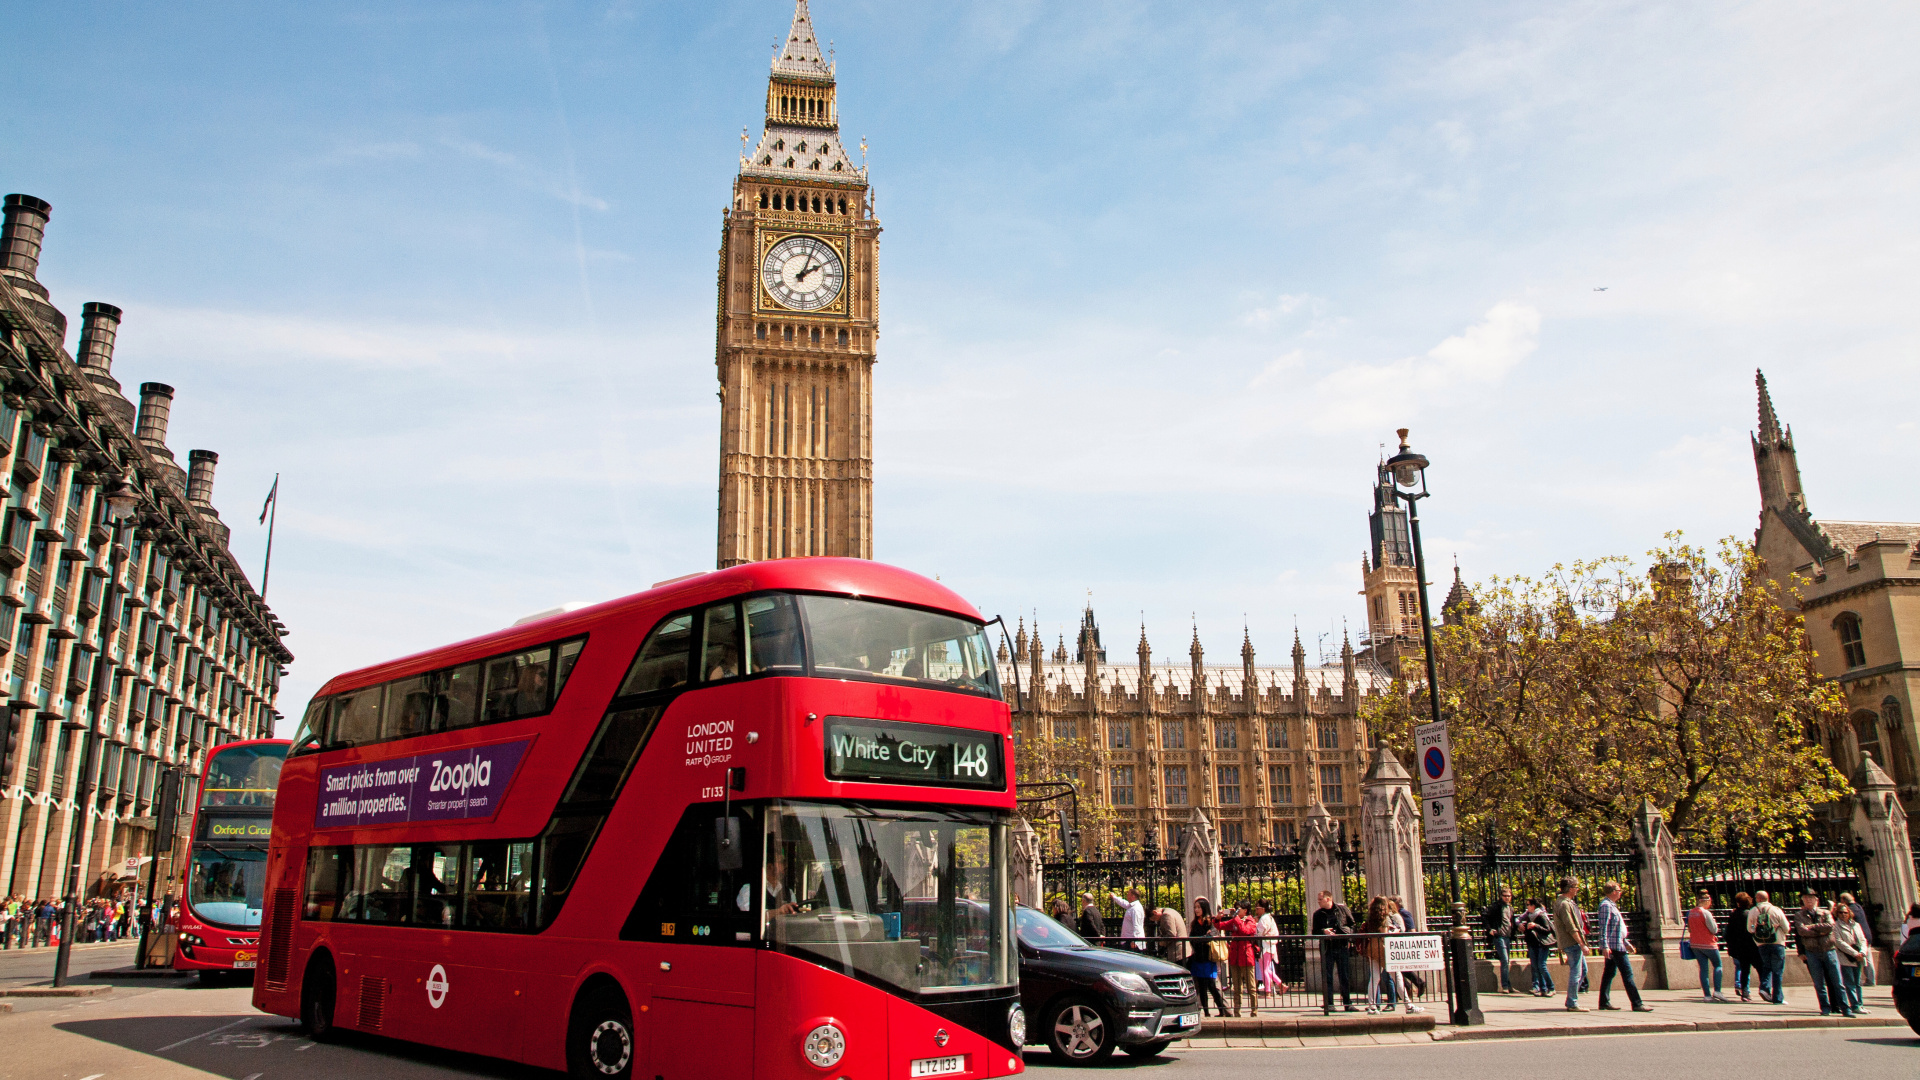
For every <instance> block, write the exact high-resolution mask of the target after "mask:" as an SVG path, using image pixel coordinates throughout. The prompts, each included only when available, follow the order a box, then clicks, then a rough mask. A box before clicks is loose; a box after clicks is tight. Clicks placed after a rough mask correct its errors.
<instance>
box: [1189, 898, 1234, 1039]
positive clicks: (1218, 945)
mask: <svg viewBox="0 0 1920 1080" xmlns="http://www.w3.org/2000/svg"><path fill="white" fill-rule="evenodd" d="M1187 925H1188V927H1189V932H1190V936H1191V937H1193V938H1194V939H1195V940H1194V943H1193V955H1192V956H1191V957H1189V958H1188V960H1187V970H1188V971H1191V972H1193V984H1194V987H1195V988H1196V989H1197V990H1198V991H1199V992H1200V1011H1201V1012H1202V1013H1205V1012H1206V1011H1207V999H1208V998H1209V997H1211V998H1212V999H1213V1003H1214V1008H1215V1012H1214V1013H1213V1015H1215V1016H1225V1015H1227V999H1226V998H1225V997H1223V996H1221V994H1220V963H1221V960H1222V959H1224V957H1223V956H1220V955H1217V954H1224V953H1225V951H1226V945H1227V943H1226V941H1225V940H1224V939H1222V938H1221V937H1220V931H1219V930H1217V929H1215V927H1214V925H1213V905H1212V904H1211V903H1209V902H1208V900H1207V898H1206V897H1204V896H1196V897H1194V899H1193V921H1192V922H1190V923H1188V924H1187Z"/></svg>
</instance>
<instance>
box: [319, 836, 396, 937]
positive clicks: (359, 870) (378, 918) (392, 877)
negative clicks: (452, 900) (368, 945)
mask: <svg viewBox="0 0 1920 1080" xmlns="http://www.w3.org/2000/svg"><path fill="white" fill-rule="evenodd" d="M412 853H413V849H412V848H410V847H408V846H406V845H405V844H395V845H387V844H368V845H366V846H365V847H357V848H354V849H353V864H354V865H353V875H352V880H351V881H350V882H349V883H348V885H347V889H346V898H345V899H344V900H343V901H342V902H341V904H340V914H339V915H338V918H342V919H350V920H352V921H354V922H375V923H404V922H406V921H407V917H408V916H409V915H410V914H412V908H413V905H412V903H411V902H410V899H411V897H410V891H411V890H410V889H409V888H408V885H409V875H408V871H409V870H410V869H411V863H412Z"/></svg>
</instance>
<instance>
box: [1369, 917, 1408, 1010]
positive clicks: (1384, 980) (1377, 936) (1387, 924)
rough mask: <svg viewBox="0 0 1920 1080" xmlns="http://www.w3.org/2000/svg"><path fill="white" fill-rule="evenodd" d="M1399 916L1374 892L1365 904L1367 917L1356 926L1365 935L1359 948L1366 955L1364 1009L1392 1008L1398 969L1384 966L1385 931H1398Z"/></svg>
mask: <svg viewBox="0 0 1920 1080" xmlns="http://www.w3.org/2000/svg"><path fill="white" fill-rule="evenodd" d="M1399 928H1400V922H1399V920H1398V919H1397V918H1396V917H1395V916H1394V912H1393V902H1392V901H1390V900H1388V899H1387V898H1386V897H1384V896H1376V897H1374V898H1373V902H1372V903H1370V904H1368V905H1367V921H1366V922H1364V923H1362V924H1361V926H1360V932H1361V933H1362V934H1365V935H1366V940H1365V941H1364V942H1362V944H1361V949H1362V951H1363V952H1365V953H1366V957H1367V1011H1368V1012H1369V1013H1377V1012H1380V1011H1381V1010H1382V1008H1383V1006H1384V1008H1385V1011H1387V1012H1392V1011H1393V1002H1394V998H1393V997H1392V996H1391V995H1392V994H1393V991H1394V989H1395V988H1396V987H1397V984H1398V983H1399V981H1400V973H1399V972H1397V971H1388V970H1387V938H1386V935H1388V934H1392V933H1396V932H1398V930H1399Z"/></svg>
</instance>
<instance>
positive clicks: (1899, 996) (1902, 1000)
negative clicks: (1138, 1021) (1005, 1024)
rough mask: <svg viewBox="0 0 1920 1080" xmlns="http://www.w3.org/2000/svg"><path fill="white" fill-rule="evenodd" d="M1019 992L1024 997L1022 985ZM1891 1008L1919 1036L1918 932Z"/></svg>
mask: <svg viewBox="0 0 1920 1080" xmlns="http://www.w3.org/2000/svg"><path fill="white" fill-rule="evenodd" d="M1023 951H1024V950H1023ZM1021 992H1022V996H1025V988H1024V985H1023V987H1022V991H1021ZM1893 1007H1894V1008H1896V1009H1899V1010H1900V1015H1901V1016H1902V1017H1903V1018H1904V1019H1905V1020H1906V1021H1907V1026H1908V1027H1910V1028H1912V1029H1913V1031H1914V1034H1916V1035H1920V930H1916V931H1914V932H1913V933H1912V934H1911V935H1909V936H1908V937H1907V941H1906V944H1904V945H1902V946H1900V951H1899V952H1897V953H1895V954H1893ZM1029 1015H1031V1014H1029Z"/></svg>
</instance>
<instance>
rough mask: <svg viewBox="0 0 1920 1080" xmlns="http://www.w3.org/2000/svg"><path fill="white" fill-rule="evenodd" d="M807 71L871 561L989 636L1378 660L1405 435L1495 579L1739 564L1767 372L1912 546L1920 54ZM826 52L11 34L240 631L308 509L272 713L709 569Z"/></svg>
mask: <svg viewBox="0 0 1920 1080" xmlns="http://www.w3.org/2000/svg"><path fill="white" fill-rule="evenodd" d="M813 13H814V19H815V23H816V25H817V27H818V30H819V33H820V35H821V36H822V37H824V38H830V39H832V40H833V42H834V43H835V46H836V48H837V56H838V60H839V61H840V69H839V70H840V103H841V116H842V118H843V124H844V127H843V134H844V135H845V137H846V141H847V143H848V145H849V146H852V145H857V143H858V141H859V139H860V138H861V137H863V136H864V137H866V138H868V139H869V140H870V144H871V151H870V156H869V162H870V165H871V167H872V175H873V178H874V182H875V186H876V191H877V206H878V210H879V215H880V218H881V220H882V222H883V224H884V226H885V229H886V232H885V235H884V236H883V240H882V250H881V274H882V279H881V280H882V289H883V293H882V308H881V311H882V336H881V341H880V357H881V359H880V364H879V366H878V368H877V369H876V417H875V420H876V440H875V442H876V459H877V460H876V470H875V471H876V477H877V479H876V507H877V509H876V516H877V523H876V534H877V543H876V554H877V555H878V557H880V558H881V559H883V560H886V561H889V562H894V563H899V564H901V565H904V566H907V567H911V568H913V569H916V570H920V571H922V572H925V573H930V574H933V573H937V574H939V575H940V577H941V578H942V580H944V581H946V582H948V583H949V584H951V585H953V586H954V587H956V588H958V589H959V590H960V591H961V592H962V593H964V594H966V595H967V596H969V597H971V598H973V599H974V600H975V602H976V603H978V604H979V606H980V607H981V609H982V610H984V611H986V612H988V613H989V614H993V613H996V612H999V613H1004V614H1005V615H1006V616H1007V617H1008V619H1009V620H1011V619H1012V618H1013V617H1014V616H1015V615H1016V614H1020V613H1025V612H1030V611H1033V610H1034V609H1038V611H1039V615H1040V620H1041V623H1042V627H1043V629H1044V631H1045V632H1046V633H1047V635H1048V637H1049V638H1051V637H1052V636H1053V635H1054V634H1055V633H1057V632H1058V631H1059V629H1060V628H1061V627H1062V626H1067V627H1069V628H1070V626H1071V624H1072V623H1073V622H1074V621H1075V620H1076V619H1077V617H1078V612H1079V608H1080V606H1081V605H1082V604H1083V603H1084V602H1085V600H1086V597H1087V591H1088V590H1089V589H1090V590H1092V595H1093V601H1094V603H1095V605H1096V608H1097V610H1098V611H1099V613H1100V616H1101V621H1102V623H1103V626H1104V628H1105V631H1106V638H1107V642H1108V644H1109V646H1110V647H1113V648H1116V649H1117V650H1118V652H1119V653H1121V654H1123V655H1125V656H1131V654H1132V646H1133V643H1134V641H1135V640H1136V634H1137V626H1138V622H1139V620H1140V619H1141V617H1142V614H1141V613H1143V612H1144V618H1145V621H1146V624H1147V629H1148V632H1149V635H1150V636H1151V638H1152V640H1153V642H1154V645H1155V646H1156V650H1157V651H1158V652H1160V653H1161V654H1163V655H1166V656H1168V657H1169V658H1179V659H1181V660H1182V661H1184V656H1185V650H1186V643H1187V640H1188V636H1189V634H1190V632H1191V631H1190V627H1191V625H1192V623H1191V621H1190V620H1193V619H1197V620H1198V623H1199V627H1200V633H1201V639H1202V641H1203V643H1204V644H1205V645H1206V647H1207V649H1208V651H1209V655H1210V656H1212V657H1214V658H1217V659H1221V660H1226V659H1228V658H1229V657H1231V656H1234V655H1236V654H1237V649H1238V645H1239V637H1240V627H1241V624H1242V621H1243V620H1244V621H1245V622H1246V623H1247V624H1249V625H1250V627H1251V632H1252V635H1253V640H1254V643H1255V645H1256V647H1257V648H1258V649H1259V651H1260V654H1261V659H1262V661H1263V662H1284V657H1285V654H1286V652H1287V649H1288V647H1289V645H1290V644H1291V634H1292V628H1293V626H1294V625H1295V622H1296V620H1297V621H1298V624H1299V626H1300V627H1301V630H1302V633H1303V636H1304V637H1305V638H1306V639H1307V643H1308V648H1309V651H1310V652H1312V651H1313V650H1314V649H1315V647H1316V643H1317V641H1318V640H1319V637H1320V635H1322V634H1327V633H1332V634H1334V635H1335V636H1334V637H1333V638H1331V639H1330V642H1331V643H1332V644H1336V645H1337V640H1338V639H1337V633H1338V628H1339V627H1340V625H1341V623H1342V621H1343V620H1346V621H1347V622H1349V623H1350V624H1351V625H1352V626H1353V627H1354V628H1355V629H1356V630H1357V629H1358V628H1359V627H1360V626H1361V625H1363V622H1364V616H1363V612H1362V610H1361V607H1360V604H1359V600H1358V598H1357V596H1356V595H1355V593H1356V591H1357V590H1358V588H1359V570H1358V565H1359V557H1360V553H1361V551H1362V549H1363V548H1364V545H1365V535H1366V534H1365V520H1364V514H1365V510H1366V497H1367V488H1368V484H1369V482H1370V478H1371V472H1372V467H1373V464H1374V462H1375V460H1376V459H1377V456H1378V454H1379V446H1380V444H1381V443H1382V442H1385V441H1388V440H1390V439H1391V438H1392V431H1393V429H1394V428H1395V427H1399V426H1411V427H1412V428H1413V432H1414V441H1415V444H1416V446H1418V447H1419V448H1420V449H1422V450H1423V451H1424V452H1426V453H1427V454H1428V455H1429V456H1431V457H1432V458H1433V459H1434V462H1435V464H1434V468H1433V470H1432V474H1431V480H1432V483H1433V486H1434V488H1435V492H1436V494H1435V496H1434V498H1433V499H1432V500H1431V501H1430V503H1429V504H1428V505H1427V506H1426V507H1425V508H1424V513H1425V515H1426V520H1427V528H1428V552H1429V555H1430V556H1431V557H1432V558H1433V559H1434V561H1435V562H1436V563H1439V564H1444V563H1445V561H1446V560H1447V559H1448V558H1449V557H1450V556H1451V555H1452V554H1454V553H1458V555H1459V557H1460V560H1461V562H1462V564H1463V566H1464V567H1465V570H1466V573H1467V575H1468V576H1469V578H1477V577H1484V576H1486V575H1488V574H1512V573H1534V572H1538V571H1540V570H1542V569H1544V568H1545V567H1547V566H1549V565H1551V564H1552V563H1554V562H1556V561H1564V560H1571V559H1576V558H1589V557H1595V556H1600V555H1608V554H1629V555H1632V554H1637V553H1640V552H1642V551H1644V550H1645V549H1647V548H1648V547H1651V546H1652V545H1654V544H1655V543H1657V542H1658V541H1659V539H1660V536H1661V534H1662V533H1663V532H1665V531H1666V530H1668V529H1675V528H1678V529H1684V530H1686V531H1687V533H1688V534H1689V535H1690V536H1692V537H1693V538H1696V539H1700V540H1708V539H1711V538H1714V537H1718V536H1724V535H1729V534H1741V535H1747V534H1750V531H1751V529H1752V528H1753V525H1754V522H1755V514H1756V511H1757V496H1756V488H1755V484H1754V480H1753V476H1752V468H1751V462H1750V458H1749V456H1748V451H1747V444H1746V439H1747V433H1748V431H1749V430H1751V429H1752V427H1753V426H1754V421H1753V410H1754V402H1753V390H1752V373H1753V369H1754V368H1755V367H1764V368H1765V369H1766V371H1767V374H1768V376H1769V379H1770V381H1771V383H1772V385H1773V387H1774V392H1775V397H1776V401H1777V402H1778V403H1779V405H1780V408H1781V411H1782V413H1783V415H1784V416H1785V418H1786V419H1787V420H1788V421H1789V422H1791V423H1792V424H1793V426H1794V430H1795V434H1796V436H1797V438H1798V441H1799V444H1800V447H1801V462H1802V467H1803V470H1804V472H1805V476H1806V482H1807V484H1808V487H1809V498H1810V502H1811V504H1812V506H1813V508H1814V510H1815V512H1816V513H1817V514H1822V515H1825V516H1829V517H1835V518H1849V519H1903V518H1904V519H1908V520H1911V519H1912V518H1913V517H1914V513H1915V511H1914V509H1913V500H1912V497H1911V495H1910V494H1908V492H1907V490H1906V488H1905V486H1904V484H1902V483H1901V481H1900V478H1902V477H1903V476H1904V475H1905V473H1907V472H1909V471H1911V470H1910V469H1908V468H1906V467H1904V458H1905V456H1906V455H1909V454H1911V453H1912V447H1913V445H1914V442H1915V434H1916V432H1915V415H1916V414H1915V406H1916V397H1917V396H1920V393H1917V391H1916V387H1920V379H1916V374H1920V359H1917V357H1916V345H1917V344H1920V304H1916V303H1915V301H1914V299H1913V298H1914V297H1915V296H1916V295H1920V231H1917V230H1916V225H1920V210H1916V205H1917V204H1916V203H1915V200H1914V198H1913V192H1914V191H1915V190H1920V128H1917V127H1916V125H1914V123H1913V122H1912V118H1913V117H1914V116H1915V115H1920V66H1916V65H1915V64H1914V63H1913V62H1912V55H1911V51H1912V49H1911V47H1912V43H1913V42H1914V41H1915V40H1920V8H1915V7H1914V6H1913V5H1911V4H1896V3H1858V4H1849V5H1838V6H1836V5H1819V4H1811V3H1768V4H1745V3H1712V2H1705V3H1698V4H1689V5H1674V4H1633V3H1604V2H1594V3H1577V4H1557V5H1543V4H1520V3H1513V4H1502V3H1470V2H1469V3H1456V4H1445V5H1441V4H1415V3H1379V4H1368V5H1349V4H1340V5H1335V4H1314V3H1273V4H1259V3H1212V4H1207V5H1189V4H1174V3H1128V2H1109V3H1099V4H1064V3H1055V4H1040V3H1037V2H1024V0H975V2H970V3H967V4H959V5H943V4H901V3H893V4H882V3H878V2H869V0H816V3H815V4H814V7H813ZM790 14H791V6H790V4H788V3H786V2H783V0H752V2H745V0H714V2H710V3H706V4H701V5H683V4H665V3H612V4H607V3H599V4H586V3H579V4H566V3H555V4H545V5H540V4H518V5H516V4H482V3H464V4H454V3H448V4H405V3H389V4H378V5H373V4H366V5H361V4H353V3H328V4H311V5H260V4H242V3H229V4H195V3H182V4H176V5H169V6H167V7H166V8H164V9H162V8H157V7H154V6H152V5H134V4H124V5H105V4H80V3H64V4H57V5H30V6H23V7H22V8H21V9H20V10H17V11H14V12H11V13H10V14H9V16H8V28H9V29H8V33H9V38H10V39H11V41H12V47H11V48H9V49H8V62H7V64H6V65H4V66H0V95H4V100H6V101H7V102H8V106H7V108H6V109H5V110H0V187H4V188H5V190H7V191H21V192H27V193H30V194H34V195H38V196H40V197H42V198H45V199H47V200H49V201H50V202H52V203H53V206H54V214H53V220H52V222H51V225H50V227H49V230H48V234H47V250H46V253H45V255H44V257H43V260H42V264H41V280H42V281H43V282H45V283H46V284H47V285H48V286H49V288H50V289H51V290H52V291H53V295H54V300H55V302H56V303H57V304H58V305H59V306H60V307H62V308H63V309H64V310H65V311H66V312H67V313H68V315H69V317H70V318H71V319H72V321H73V323H74V324H75V326H76V327H77V324H78V322H79V319H78V315H79V309H80V305H81V304H82V303H83V302H85V301H88V300H96V299H97V300H105V301H108V302H111V303H115V304H119V305H120V306H121V307H123V308H125V309H126V321H125V324H124V325H123V327H122V332H121V337H120V346H119V353H118V356H117V359H116V362H115V374H116V375H117V376H118V377H119V378H120V380H121V381H122V382H123V383H125V384H127V385H128V386H129V387H132V386H137V385H138V384H139V383H140V382H142V381H146V380H160V381H165V382H168V383H171V384H172V385H174V386H175V387H177V388H178V390H179V396H178V398H177V399H176V405H175V410H174V420H173V430H172V436H171V439H170V441H171V444H172V446H173V447H174V449H175V452H176V454H178V455H180V456H181V457H182V458H183V459H184V455H185V451H186V450H187V449H189V448H193V447H205V448H209V449H213V450H217V451H219V452H220V454H221V464H220V474H219V480H218V483H217V486H216V489H215V503H216V505H217V506H219V507H220V509H221V511H222V513H223V514H224V515H225V518H226V520H227V521H228V523H229V524H231V525H232V526H233V527H234V530H235V535H234V541H233V547H234V550H235V553H236V555H238V556H239V557H240V559H241V560H242V561H243V563H244V564H245V565H247V566H248V567H250V568H252V570H253V572H254V573H255V574H256V580H257V574H258V566H259V560H260V554H261V547H262V543H263V540H264V535H263V530H261V529H260V528H258V527H257V526H255V525H254V523H253V520H252V519H253V515H254V514H255V513H257V512H258V508H259V505H260V500H261V498H262V497H264V495H265V493H266V490H267V487H268V485H269V484H270V483H271V482H272V478H273V475H274V474H275V473H276V472H278V473H280V474H282V475H283V477H284V479H283V482H282V491H283V495H284V502H283V504H282V511H283V512H282V514H281V516H280V521H279V532H278V534H277V536H276V541H275V563H274V574H273V580H272V583H271V587H270V593H269V600H270V601H271V602H272V603H273V605H274V607H275V608H276V610H277V611H279V612H280V613H281V615H282V616H283V618H284V619H285V620H286V622H287V623H288V625H289V626H290V627H291V628H292V631H293V632H292V636H291V637H290V638H289V639H288V644H289V646H290V647H291V648H292V649H293V650H294V652H295V653H296V654H297V655H298V656H299V660H298V661H297V662H296V664H295V665H294V668H293V673H292V675H291V677H290V678H289V680H288V683H287V687H286V691H285V694H284V696H283V699H282V702H281V708H282V711H283V712H286V713H288V714H290V715H291V714H295V713H297V712H298V710H299V708H300V707H301V705H302V704H303V703H304V702H305V700H306V698H307V696H308V695H309V694H311V692H312V691H313V689H314V688H315V687H317V686H318V685H319V684H320V682H322V681H324V680H325V679H326V678H327V677H329V676H330V675H332V674H334V673H336V672H338V671H340V670H344V669H347V668H350V667H354V666H358V665H360V664H363V663H368V662H373V661H376V660H381V659H386V658H389V657H391V656H394V655H398V654H401V653H404V652H408V651H412V650H414V649H418V648H424V647H429V646H432V645H435V644H440V643H443V642H447V641H452V640H455V639H458V638H461V637H465V636H468V635H470V634H473V633H478V632H481V631H484V630H487V629H491V628H494V627H498V626H502V625H505V624H506V623H508V622H510V621H512V620H513V619H514V618H516V617H518V616H520V615H523V614H526V613H529V612H532V611H537V610H541V609H544V608H547V607H550V606H553V605H554V604H556V603H558V602H561V601H566V600H591V599H599V598H605V597H610V596H615V595H620V594H623V593H626V592H631V591H634V590H637V589H640V588H644V587H645V586H647V585H648V584H650V583H652V582H654V581H657V580H660V579H663V578H667V577H673V576H677V575H679V574H682V573H687V572H689V571H692V570H697V569H701V568H704V567H708V566H711V565H712V559H713V530H714V517H713V503H714V484H715V468H716V464H715V463H716V448H717V442H718V439H717V408H718V403H717V401H716V398H715V393H714V391H715V389H716V386H715V383H714V376H713V368H712V358H713V316H712V311H713V308H712V305H713V302H714V301H713V295H714V294H713V288H714V286H713V281H714V277H713V275H714V267H715V262H714V260H715V251H716V249H717V246H718V240H719V227H720V213H721V210H722V208H723V207H724V205H725V204H726V201H727V195H728V191H729V183H730V180H731V177H732V175H733V173H734V171H735V170H736V169H737V155H738V153H739V149H738V142H739V131H740V129H741V127H742V126H748V127H751V128H752V129H753V131H754V132H755V133H757V132H758V130H759V126H760V122H761V116H760V106H761V101H762V95H763V93H764V89H765V83H764V80H765V78H766V70H767V67H766V65H767V60H768V57H769V55H770V49H771V46H772V44H773V43H774V42H775V41H776V40H778V39H780V38H781V37H783V36H784V33H785V31H786V27H787V23H788V20H789V18H790ZM1600 286H1605V287H1606V291H1604V292H1596V291H1594V290H1595V289H1596V288H1598V287H1600ZM76 332H77V330H76ZM1889 480H1892V481H1893V482H1891V483H1890V482H1889Z"/></svg>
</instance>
